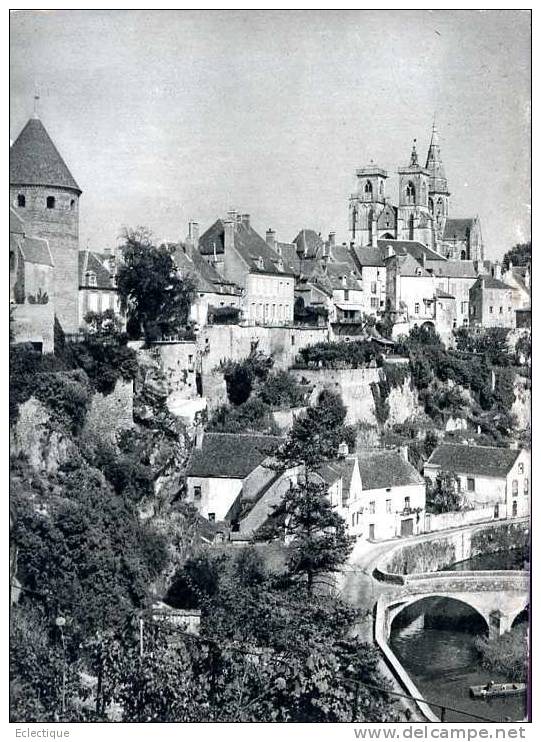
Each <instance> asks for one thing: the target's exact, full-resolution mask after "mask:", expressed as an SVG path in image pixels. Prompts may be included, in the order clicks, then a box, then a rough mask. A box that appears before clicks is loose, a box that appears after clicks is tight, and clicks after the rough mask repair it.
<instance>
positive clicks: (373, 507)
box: [368, 500, 376, 515]
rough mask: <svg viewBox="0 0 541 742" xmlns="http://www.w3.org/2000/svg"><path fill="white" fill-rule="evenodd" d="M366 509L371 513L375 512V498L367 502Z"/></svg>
mask: <svg viewBox="0 0 541 742" xmlns="http://www.w3.org/2000/svg"><path fill="white" fill-rule="evenodd" d="M368 509H369V512H370V513H371V514H372V515H373V514H374V513H375V512H376V501H375V500H370V502H369V504H368Z"/></svg>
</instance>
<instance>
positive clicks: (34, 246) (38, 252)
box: [19, 237, 54, 267]
mask: <svg viewBox="0 0 541 742" xmlns="http://www.w3.org/2000/svg"><path fill="white" fill-rule="evenodd" d="M19 245H20V248H21V251H22V253H23V257H24V259H25V261H26V262H27V263H37V264H38V265H50V266H51V267H53V266H54V261H53V256H52V255H51V251H50V249H49V243H48V242H47V240H42V239H38V238H37V237H25V238H24V239H22V240H21V241H20V242H19Z"/></svg>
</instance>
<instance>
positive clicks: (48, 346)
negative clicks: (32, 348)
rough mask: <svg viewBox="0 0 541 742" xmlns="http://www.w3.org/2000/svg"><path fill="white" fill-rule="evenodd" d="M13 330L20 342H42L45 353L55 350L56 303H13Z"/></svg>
mask: <svg viewBox="0 0 541 742" xmlns="http://www.w3.org/2000/svg"><path fill="white" fill-rule="evenodd" d="M11 306H12V308H13V332H14V334H15V338H16V341H17V342H18V343H42V352H43V353H53V352H54V304H53V303H52V302H51V301H49V303H48V304H12V305H11Z"/></svg>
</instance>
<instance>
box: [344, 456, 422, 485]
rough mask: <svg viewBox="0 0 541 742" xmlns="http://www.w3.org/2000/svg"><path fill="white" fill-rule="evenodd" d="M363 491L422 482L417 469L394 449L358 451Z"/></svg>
mask: <svg viewBox="0 0 541 742" xmlns="http://www.w3.org/2000/svg"><path fill="white" fill-rule="evenodd" d="M358 458H359V470H360V472H361V479H362V485H363V491H366V490H376V489H386V488H387V487H405V486H406V485H409V484H424V481H425V480H424V479H423V477H422V476H421V475H420V474H419V472H418V471H417V469H415V467H414V466H412V465H411V464H410V463H409V462H408V461H406V460H405V459H404V458H402V456H401V455H400V454H399V453H397V452H396V451H366V452H359V454H358Z"/></svg>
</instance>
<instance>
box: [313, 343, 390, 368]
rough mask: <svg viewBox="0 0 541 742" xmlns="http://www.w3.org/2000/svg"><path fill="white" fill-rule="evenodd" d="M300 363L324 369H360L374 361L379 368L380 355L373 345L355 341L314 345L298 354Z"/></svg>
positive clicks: (380, 362)
mask: <svg viewBox="0 0 541 742" xmlns="http://www.w3.org/2000/svg"><path fill="white" fill-rule="evenodd" d="M299 358H300V359H301V362H302V363H303V364H304V365H306V366H319V365H321V366H323V367H324V368H340V367H347V368H362V367H364V366H367V365H368V364H369V363H370V362H371V361H373V360H375V361H376V363H377V364H378V365H380V366H381V364H382V362H383V360H382V355H381V352H380V350H379V348H378V347H377V345H376V344H375V343H372V342H368V341H365V340H356V341H354V342H351V343H346V342H342V341H341V342H338V343H316V344H315V345H309V346H307V347H306V348H303V349H302V350H301V351H300V352H299Z"/></svg>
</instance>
